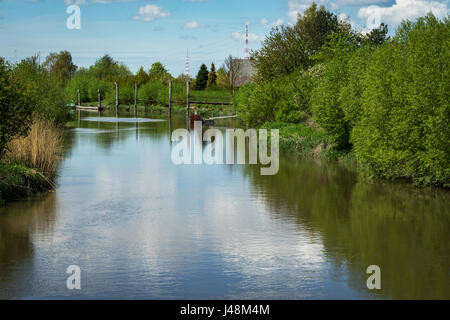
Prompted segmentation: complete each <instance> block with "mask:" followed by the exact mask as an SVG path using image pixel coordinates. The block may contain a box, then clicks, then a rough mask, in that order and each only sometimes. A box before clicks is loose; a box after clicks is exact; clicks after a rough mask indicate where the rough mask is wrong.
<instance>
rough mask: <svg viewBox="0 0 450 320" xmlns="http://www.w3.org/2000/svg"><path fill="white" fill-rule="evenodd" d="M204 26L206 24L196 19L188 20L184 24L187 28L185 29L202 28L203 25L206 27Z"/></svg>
mask: <svg viewBox="0 0 450 320" xmlns="http://www.w3.org/2000/svg"><path fill="white" fill-rule="evenodd" d="M204 26H205V25H203V24H200V23H198V22H197V21H195V20H191V21H188V22H186V23H185V24H184V28H185V29H198V28H202V27H204Z"/></svg>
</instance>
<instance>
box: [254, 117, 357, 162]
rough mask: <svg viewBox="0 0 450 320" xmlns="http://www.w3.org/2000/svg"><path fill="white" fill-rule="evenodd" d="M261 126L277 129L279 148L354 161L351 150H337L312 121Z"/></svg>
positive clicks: (309, 155)
mask: <svg viewBox="0 0 450 320" xmlns="http://www.w3.org/2000/svg"><path fill="white" fill-rule="evenodd" d="M262 128H264V129H279V133H280V150H281V151H282V152H285V153H291V154H294V155H296V156H300V157H308V158H314V159H322V160H336V161H342V162H349V163H351V162H355V161H356V159H355V156H354V154H353V152H351V151H348V150H337V149H336V147H335V144H334V143H333V142H332V140H331V139H330V138H328V137H327V135H326V134H325V132H324V131H323V129H321V128H319V127H317V126H315V125H314V123H312V122H309V123H298V124H292V123H285V122H266V123H265V124H264V125H263V126H262Z"/></svg>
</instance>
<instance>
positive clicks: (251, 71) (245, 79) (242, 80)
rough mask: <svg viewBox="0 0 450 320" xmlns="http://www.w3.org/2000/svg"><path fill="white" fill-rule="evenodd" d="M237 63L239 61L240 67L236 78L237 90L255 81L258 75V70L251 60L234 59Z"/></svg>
mask: <svg viewBox="0 0 450 320" xmlns="http://www.w3.org/2000/svg"><path fill="white" fill-rule="evenodd" d="M234 60H235V61H238V62H239V64H240V66H239V68H238V69H239V74H238V76H237V78H236V82H235V85H236V87H237V88H239V87H241V86H243V85H245V84H247V83H249V82H251V81H252V80H253V77H254V76H255V74H256V70H255V68H254V67H253V65H252V64H251V62H250V60H249V59H234Z"/></svg>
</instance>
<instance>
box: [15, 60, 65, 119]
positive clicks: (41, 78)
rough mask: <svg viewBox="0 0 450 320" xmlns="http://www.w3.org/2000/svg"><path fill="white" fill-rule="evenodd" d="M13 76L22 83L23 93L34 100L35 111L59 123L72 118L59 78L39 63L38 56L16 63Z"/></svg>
mask: <svg viewBox="0 0 450 320" xmlns="http://www.w3.org/2000/svg"><path fill="white" fill-rule="evenodd" d="M13 77H14V79H15V81H17V82H19V83H20V86H21V87H22V90H21V91H22V93H23V94H24V95H25V96H26V97H27V99H30V100H31V101H32V104H33V106H34V107H33V111H34V112H37V113H40V114H41V115H43V116H44V117H45V118H46V119H49V120H52V121H54V122H56V123H59V124H63V123H65V122H66V121H68V120H69V119H70V113H69V109H68V108H67V107H66V106H65V105H64V92H63V89H62V87H61V85H60V82H59V80H58V79H57V78H56V77H53V76H52V75H51V74H50V73H49V72H47V70H45V69H44V68H43V67H42V66H41V65H39V63H38V57H36V56H35V57H31V58H28V59H24V60H22V61H21V62H20V63H18V64H17V65H15V66H14V68H13Z"/></svg>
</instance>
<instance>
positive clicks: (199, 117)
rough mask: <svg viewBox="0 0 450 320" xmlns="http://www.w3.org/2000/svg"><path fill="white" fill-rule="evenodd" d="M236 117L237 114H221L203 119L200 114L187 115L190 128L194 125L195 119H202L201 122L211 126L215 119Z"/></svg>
mask: <svg viewBox="0 0 450 320" xmlns="http://www.w3.org/2000/svg"><path fill="white" fill-rule="evenodd" d="M235 118H237V115H232V116H222V117H213V118H209V119H203V118H202V116H200V115H198V114H193V115H190V116H189V120H190V125H191V128H192V127H194V122H195V121H202V123H203V124H204V125H206V126H213V125H214V121H215V120H221V119H235Z"/></svg>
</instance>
